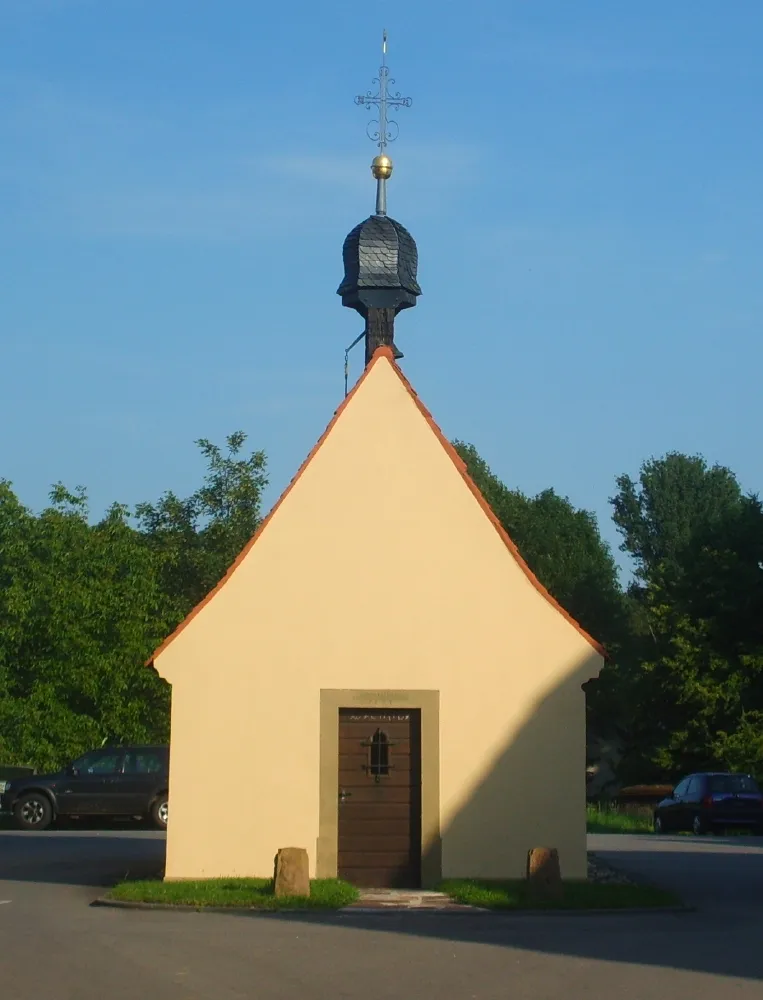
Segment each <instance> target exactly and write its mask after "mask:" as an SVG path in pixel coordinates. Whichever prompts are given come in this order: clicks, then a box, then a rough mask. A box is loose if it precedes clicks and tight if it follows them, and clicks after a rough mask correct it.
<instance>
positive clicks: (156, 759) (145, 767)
mask: <svg viewBox="0 0 763 1000" xmlns="http://www.w3.org/2000/svg"><path fill="white" fill-rule="evenodd" d="M163 770H165V766H164V757H163V755H162V754H161V753H159V752H157V751H156V750H130V751H129V752H128V753H126V754H125V766H124V773H125V774H160V773H161V772H162V771H163Z"/></svg>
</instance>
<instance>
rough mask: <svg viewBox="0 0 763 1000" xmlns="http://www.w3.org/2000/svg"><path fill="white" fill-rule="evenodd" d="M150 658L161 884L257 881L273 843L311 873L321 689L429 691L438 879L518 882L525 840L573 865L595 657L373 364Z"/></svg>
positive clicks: (384, 369)
mask: <svg viewBox="0 0 763 1000" xmlns="http://www.w3.org/2000/svg"><path fill="white" fill-rule="evenodd" d="M155 664H156V668H157V670H158V671H159V673H160V674H161V675H162V676H164V677H165V678H166V679H167V680H169V681H170V682H171V683H172V686H173V690H172V744H171V773H170V802H171V807H170V825H169V831H168V842H167V869H166V873H167V877H168V878H204V877H215V876H221V875H254V876H257V875H267V874H270V873H272V863H273V856H274V854H275V852H276V850H277V849H278V848H279V847H287V846H299V847H305V848H307V850H308V853H309V855H310V860H311V866H312V868H313V870H315V862H316V843H317V838H318V818H319V745H320V693H321V690H322V689H369V690H374V691H384V690H386V689H392V690H408V689H417V690H422V691H438V692H439V722H440V734H439V752H440V788H439V803H440V834H441V839H442V872H443V875H444V876H445V877H449V876H453V877H456V876H485V877H517V876H521V875H522V874H523V873H524V865H525V858H526V852H527V850H528V849H529V848H530V847H533V846H555V847H558V848H559V851H560V857H561V864H562V871H563V875H565V876H566V877H584V876H585V871H586V860H585V700H584V694H583V692H582V690H581V684H583V683H585V681H587V680H588V679H589V678H591V677H592V676H595V675H596V674H597V673H598V671H599V669H600V667H601V664H602V658H601V656H600V655H599V653H598V652H596V651H595V650H594V649H593V647H592V646H591V645H590V643H589V642H588V641H587V640H586V639H585V637H584V636H582V635H581V634H580V633H579V632H578V631H577V630H576V629H575V627H574V626H573V625H571V624H570V622H569V621H567V620H566V619H565V618H564V617H563V616H562V615H561V614H560V613H559V612H558V610H556V609H555V608H554V607H553V606H552V605H550V604H549V602H548V601H547V600H546V599H545V597H544V596H543V595H542V594H540V593H539V592H538V590H537V589H536V588H535V587H534V586H533V584H532V583H531V582H530V580H528V578H527V576H526V574H525V573H524V572H523V570H522V569H521V567H520V566H519V565H518V563H517V562H516V560H515V559H514V557H513V556H512V554H511V553H510V552H509V550H508V549H507V548H506V545H505V544H504V542H503V541H502V539H501V538H500V536H499V534H498V533H497V531H496V529H495V527H494V526H493V525H492V524H491V522H490V521H489V520H488V518H487V517H486V516H485V514H484V512H483V510H482V509H481V507H480V505H479V503H478V502H477V500H476V499H475V497H474V496H473V494H472V493H471V492H470V490H469V488H468V487H467V485H466V484H465V482H464V480H463V478H462V477H461V475H460V473H459V471H458V469H457V468H456V466H455V465H454V463H453V461H452V459H451V458H450V457H449V455H448V454H447V452H446V451H445V450H444V448H443V446H442V444H441V442H440V441H439V440H438V439H437V437H436V435H435V433H434V431H433V430H432V428H431V426H430V425H429V423H428V422H427V420H426V418H425V417H424V416H423V414H422V413H421V412H420V410H419V409H418V407H417V406H416V403H415V402H414V400H413V398H412V397H411V395H410V393H409V392H408V390H407V389H406V387H405V385H404V384H403V382H402V381H401V379H400V378H399V377H398V375H397V374H396V372H395V371H394V369H393V367H392V365H391V363H390V362H389V361H388V360H387V359H386V358H385V357H382V358H380V359H378V360H377V361H376V362H375V363H374V364H373V366H372V367H371V369H370V371H369V372H368V373H367V374H366V377H365V379H364V381H363V383H362V384H361V385H360V387H359V389H358V390H357V392H356V393H355V394H354V395H353V397H352V398H351V399H350V401H349V403H348V404H347V406H346V408H345V410H344V411H343V413H342V414H341V415H340V417H339V419H338V420H337V422H336V424H335V425H334V427H333V428H332V430H331V432H330V433H329V435H328V437H327V438H326V440H325V441H324V443H323V444H322V446H321V447H320V448H319V449H318V451H317V453H316V454H315V455H314V457H313V458H312V460H311V461H310V463H309V464H308V465H307V467H306V469H305V470H304V471H303V473H302V475H301V477H300V478H299V479H298V481H297V482H296V483H295V484H294V486H293V488H292V489H291V491H290V492H289V493H288V494H287V495H286V497H285V498H284V500H283V502H282V503H281V505H280V507H279V508H278V509H277V511H276V512H275V514H274V516H273V518H272V520H271V521H270V523H269V524H268V525H267V526H266V528H265V529H264V531H263V532H262V534H261V536H260V537H259V539H258V540H257V542H256V544H255V545H254V546H253V547H252V548H251V550H250V551H249V553H248V554H247V555H246V556H245V558H244V559H243V561H242V562H241V563H240V564H239V566H238V567H237V568H236V569H235V571H234V572H233V573H232V575H231V576H230V577H229V579H228V580H227V582H226V583H225V585H224V586H223V587H222V588H221V589H220V590H219V591H218V592H217V593H216V594H215V595H214V597H213V598H212V599H211V600H210V601H209V603H207V604H206V605H205V606H204V607H203V608H202V609H201V610H200V611H199V612H198V614H197V615H196V616H195V617H194V618H193V619H192V620H191V621H189V622H188V623H187V625H186V627H185V628H184V629H183V630H182V631H181V632H179V633H178V634H177V635H176V637H175V638H174V640H173V641H172V642H171V643H170V644H169V645H168V646H167V648H166V649H164V650H163V651H161V652H160V653H159V654H158V656H157V658H156V661H155ZM425 850H426V845H425ZM321 874H325V872H321Z"/></svg>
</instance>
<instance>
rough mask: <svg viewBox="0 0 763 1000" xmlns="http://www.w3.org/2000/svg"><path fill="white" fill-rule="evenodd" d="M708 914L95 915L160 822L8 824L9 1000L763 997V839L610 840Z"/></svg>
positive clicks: (0, 954)
mask: <svg viewBox="0 0 763 1000" xmlns="http://www.w3.org/2000/svg"><path fill="white" fill-rule="evenodd" d="M590 841H591V842H590V847H591V849H593V850H597V851H599V852H600V853H601V854H602V855H603V856H604V857H605V858H607V859H608V860H610V861H612V862H613V863H616V864H620V865H622V866H624V867H626V868H628V869H630V870H632V871H634V872H638V873H640V874H642V875H646V876H647V877H651V878H653V879H654V880H655V881H660V882H662V884H666V885H671V886H673V887H675V888H677V889H679V890H682V891H683V892H684V894H685V896H686V897H687V898H689V899H690V900H691V902H693V903H695V904H696V905H697V906H698V907H699V910H698V912H696V913H690V914H672V915H671V914H660V915H656V916H635V915H633V916H626V915H613V916H608V917H596V916H577V915H573V916H570V915H532V916H508V917H494V916H480V915H474V916H463V915H449V916H438V915H429V916H427V915H425V914H421V913H414V914H410V913H409V914H400V915H390V914H381V915H378V916H376V915H370V916H369V915H364V914H353V915H349V914H337V915H330V916H315V917H314V916H309V917H307V916H303V917H297V916H294V915H292V916H285V915H275V916H273V915H248V914H246V915H245V914H238V915H236V914H230V915H228V914H220V915H218V914H210V913H207V914H205V913H167V912H138V911H124V910H109V909H101V908H93V907H90V906H89V905H88V904H89V903H90V901H91V900H92V899H93V898H94V897H95V896H96V895H98V894H99V891H100V890H101V888H102V887H103V886H106V885H109V884H111V883H113V882H114V881H115V880H116V879H118V878H120V877H123V876H124V875H125V874H127V873H128V872H129V873H131V874H133V875H144V874H151V873H152V872H153V871H155V870H156V869H157V868H158V867H160V866H161V864H162V857H163V851H164V842H163V838H162V836H161V835H160V834H153V833H149V832H137V831H136V832H130V831H110V832H95V831H87V832H81V833H78V832H70V831H61V832H51V833H44V834H20V833H15V832H0V996H2V997H3V1000H49V998H50V1000H53V998H55V1000H138V998H141V1000H143V998H145V997H154V996H161V997H162V998H163V1000H234V998H235V1000H249V998H257V1000H286V998H288V1000H296V998H299V1000H343V998H353V1000H357V998H358V997H362V998H363V1000H392V998H395V1000H398V998H408V997H412V996H413V997H427V996H437V997H438V1000H498V998H500V1000H505V998H506V997H511V998H512V1000H562V998H564V1000H590V998H591V997H602V998H606V1000H619V998H632V1000H685V998H686V997H688V996H690V997H691V998H692V1000H711V998H712V1000H717V998H718V997H719V996H722V997H724V998H725V997H734V998H736V1000H760V998H761V997H762V996H763V948H761V940H763V842H761V841H752V840H750V841H747V840H744V841H743V840H734V841H731V840H724V839H722V838H707V839H704V838H703V839H702V840H696V839H691V838H678V837H676V838H669V837H665V838H651V837H631V836H620V837H592V838H591V839H590Z"/></svg>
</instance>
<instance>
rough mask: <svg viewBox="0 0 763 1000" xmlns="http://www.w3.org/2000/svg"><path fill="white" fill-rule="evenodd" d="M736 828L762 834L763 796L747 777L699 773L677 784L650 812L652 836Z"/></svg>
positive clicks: (716, 772)
mask: <svg viewBox="0 0 763 1000" xmlns="http://www.w3.org/2000/svg"><path fill="white" fill-rule="evenodd" d="M732 827H740V828H745V829H751V830H753V832H754V833H756V834H763V795H762V794H761V791H760V788H759V787H758V785H757V784H756V782H755V780H754V779H753V778H751V777H750V775H749V774H729V773H727V772H718V771H714V772H703V773H701V774H690V775H689V776H688V777H686V778H684V779H683V781H679V783H678V784H677V785H676V787H675V788H674V789H673V793H672V795H669V796H668V797H667V798H666V799H663V800H662V802H660V803H659V804H658V806H657V808H656V809H655V810H654V832H655V833H666V832H667V831H669V830H692V831H693V832H694V833H695V834H697V835H700V834H703V833H707V832H708V830H724V829H726V828H729V829H730V828H732Z"/></svg>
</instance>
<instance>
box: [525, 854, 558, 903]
mask: <svg viewBox="0 0 763 1000" xmlns="http://www.w3.org/2000/svg"><path fill="white" fill-rule="evenodd" d="M527 887H528V890H529V893H530V896H531V897H532V898H533V899H536V900H539V901H540V900H544V899H547V900H549V901H551V900H559V899H561V898H562V894H563V892H564V885H563V884H562V873H561V870H560V868H559V852H558V851H557V849H556V848H555V847H534V848H533V849H532V850H531V851H528V853H527Z"/></svg>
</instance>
